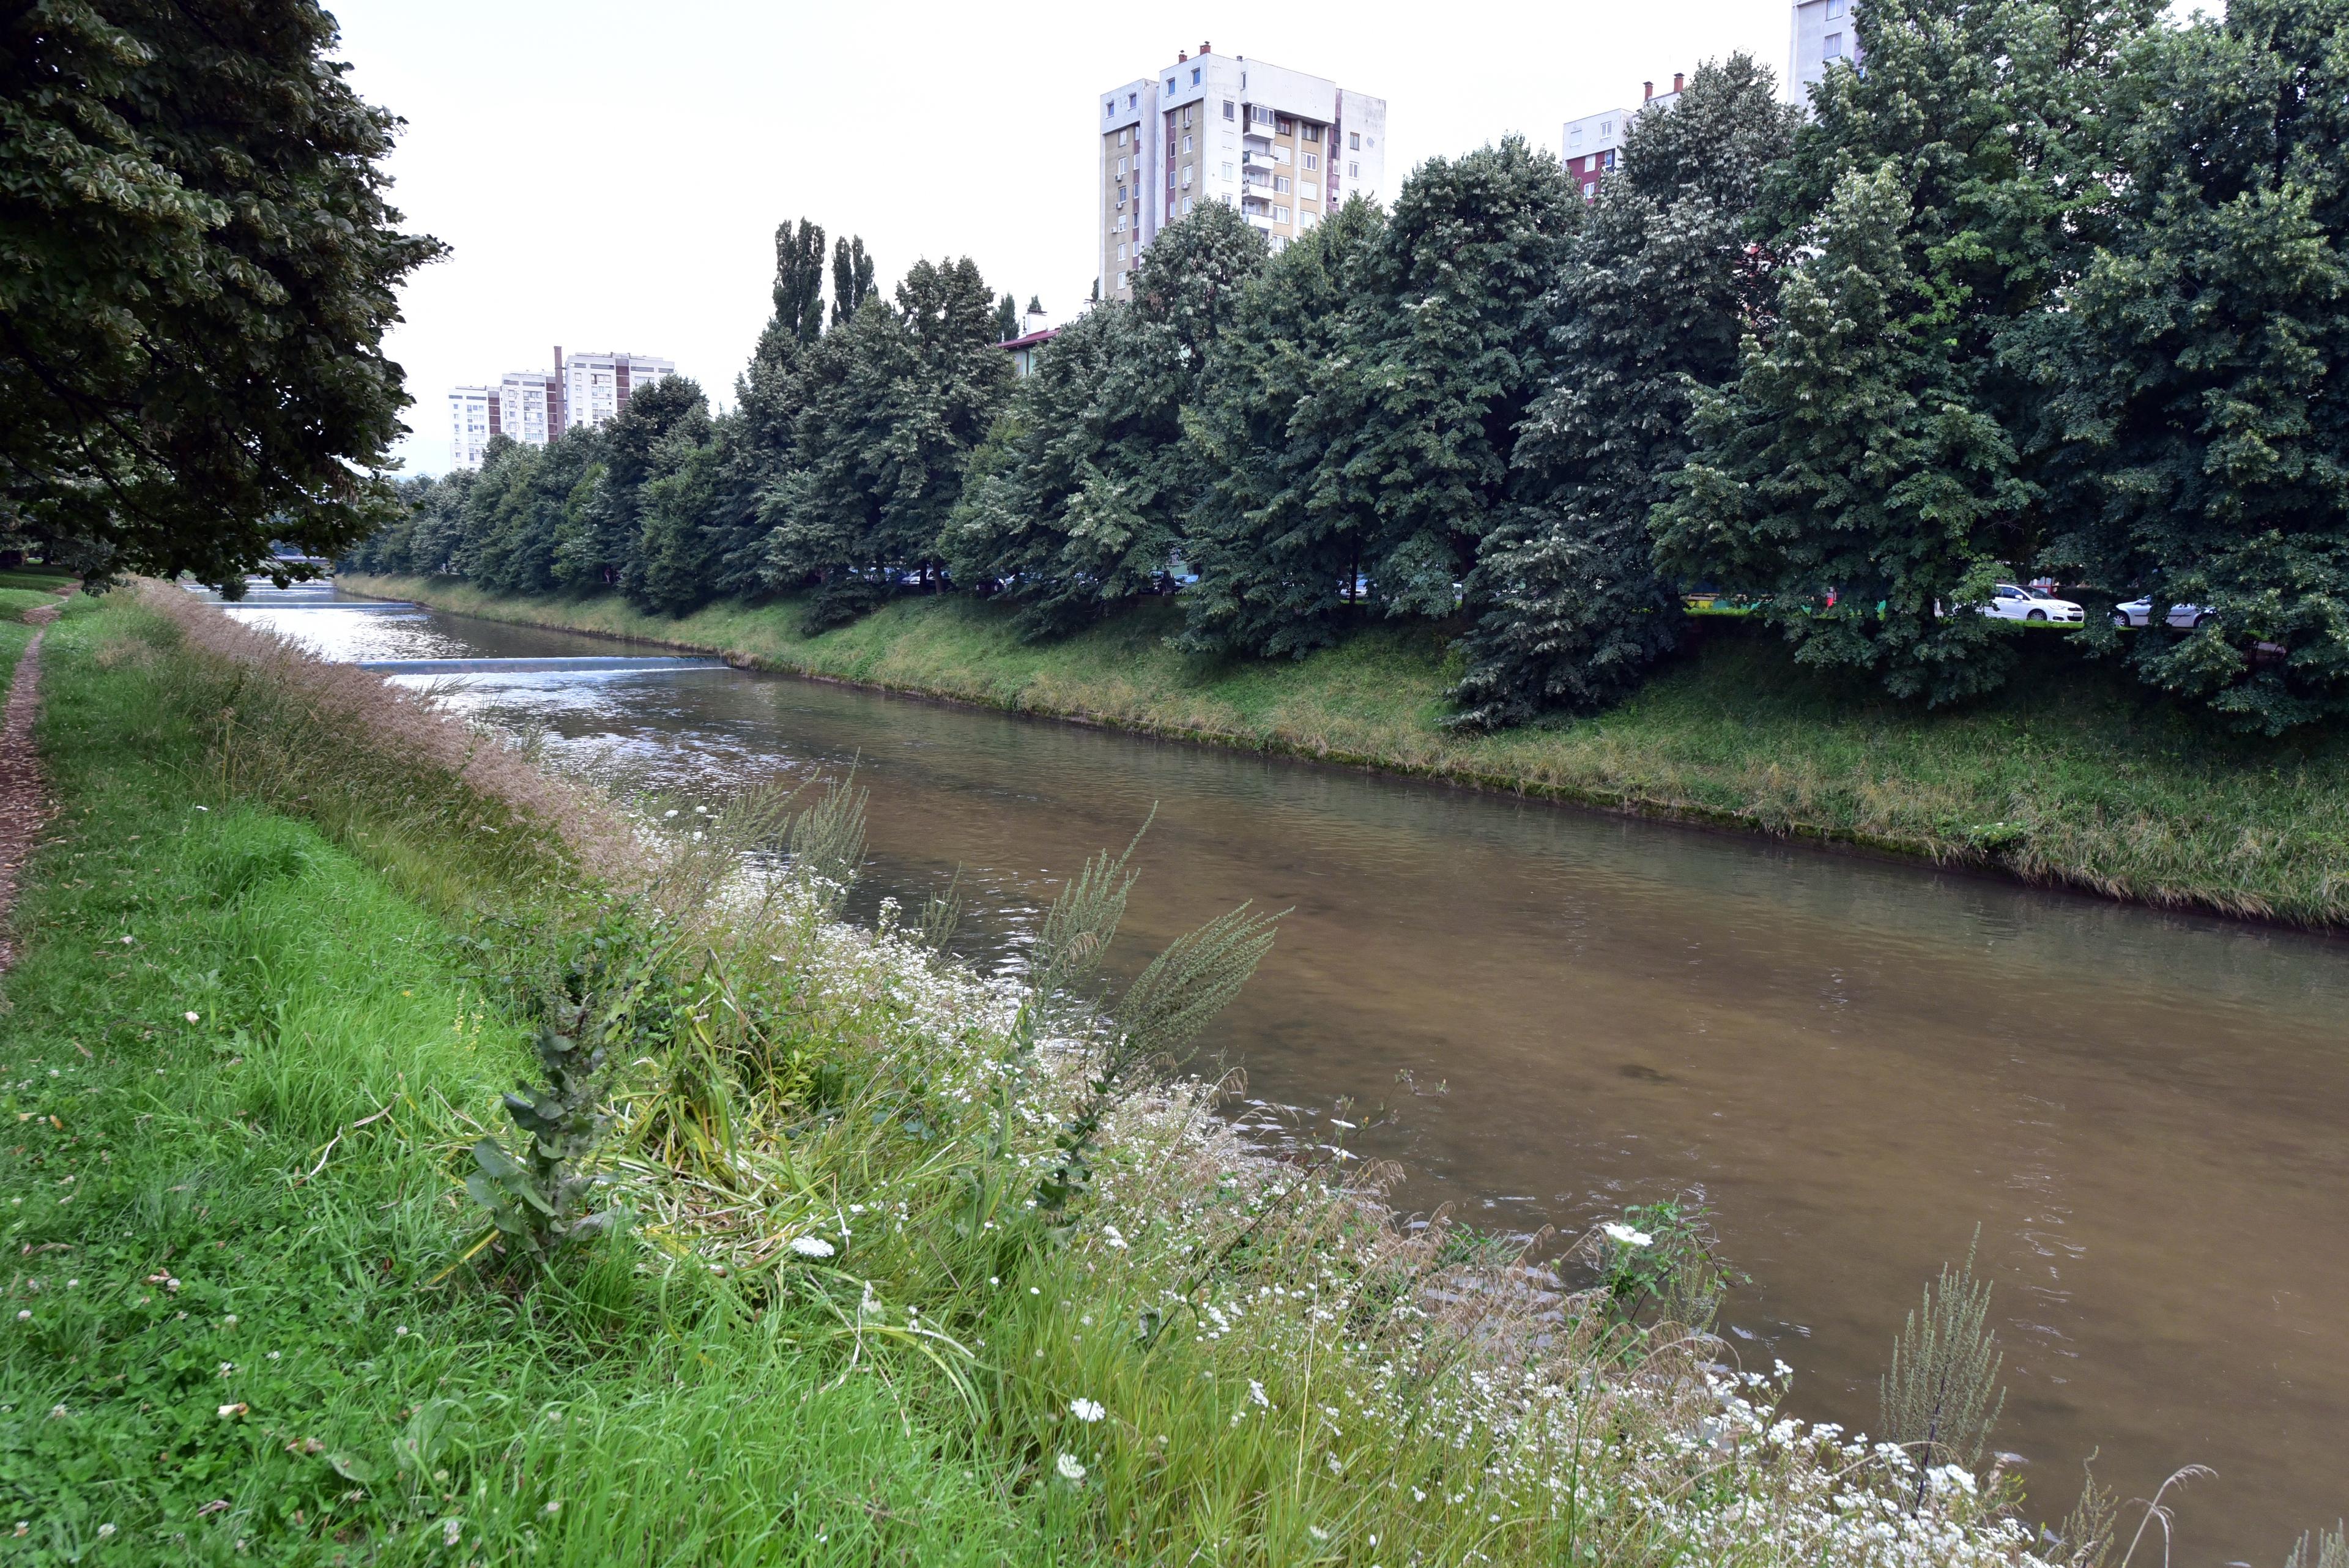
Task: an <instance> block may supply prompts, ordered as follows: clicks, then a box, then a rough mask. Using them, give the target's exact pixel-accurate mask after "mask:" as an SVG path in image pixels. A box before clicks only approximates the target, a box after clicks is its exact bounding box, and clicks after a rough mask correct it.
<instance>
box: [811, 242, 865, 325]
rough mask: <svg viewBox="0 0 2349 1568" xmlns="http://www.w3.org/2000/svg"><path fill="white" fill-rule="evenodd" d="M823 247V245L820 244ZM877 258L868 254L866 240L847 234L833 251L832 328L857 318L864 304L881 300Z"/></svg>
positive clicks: (836, 244)
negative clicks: (875, 266) (876, 276)
mask: <svg viewBox="0 0 2349 1568" xmlns="http://www.w3.org/2000/svg"><path fill="white" fill-rule="evenodd" d="M819 243H821V241H820V240H819ZM873 276H874V275H873V258H872V257H871V256H869V255H867V254H864V235H862V234H858V235H857V236H855V237H854V239H851V238H850V237H849V236H847V235H845V234H843V235H842V236H841V237H840V238H839V239H837V240H835V241H833V247H832V324H833V326H834V327H839V326H841V325H842V324H843V323H844V322H848V321H853V320H854V319H855V318H856V313H857V312H858V311H861V310H863V309H864V302H865V301H866V300H868V299H873V298H875V297H877V296H879V293H880V290H879V289H877V288H876V287H874V281H873Z"/></svg>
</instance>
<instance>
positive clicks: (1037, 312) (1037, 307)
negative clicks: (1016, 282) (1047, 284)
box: [1028, 294, 1044, 316]
mask: <svg viewBox="0 0 2349 1568" xmlns="http://www.w3.org/2000/svg"><path fill="white" fill-rule="evenodd" d="M1028 314H1029V315H1030V316H1041V315H1043V314H1044V296H1042V295H1040V294H1031V295H1030V296H1028Z"/></svg>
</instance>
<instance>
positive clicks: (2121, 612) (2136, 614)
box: [2113, 595, 2210, 631]
mask: <svg viewBox="0 0 2349 1568" xmlns="http://www.w3.org/2000/svg"><path fill="white" fill-rule="evenodd" d="M2209 618H2210V612H2209V610H2206V609H2204V608H2203V607H2201V606H2200V605H2172V606H2170V607H2169V613H2168V615H2166V616H2164V617H2163V619H2164V620H2167V621H2168V623H2169V624H2170V625H2171V626H2174V627H2176V628H2178V630H2180V631H2192V630H2193V629H2194V628H2196V627H2198V626H2200V625H2201V624H2202V623H2203V622H2204V621H2207V620H2209ZM2113 624H2114V625H2115V626H2117V627H2120V628H2124V629H2126V628H2129V627H2133V626H2151V625H2152V624H2153V598H2152V596H2151V595H2147V597H2144V598H2141V599H2131V600H2129V602H2128V603H2127V604H2125V605H2115V606H2114V607H2113Z"/></svg>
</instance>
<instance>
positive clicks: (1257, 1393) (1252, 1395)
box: [1248, 1377, 1272, 1410]
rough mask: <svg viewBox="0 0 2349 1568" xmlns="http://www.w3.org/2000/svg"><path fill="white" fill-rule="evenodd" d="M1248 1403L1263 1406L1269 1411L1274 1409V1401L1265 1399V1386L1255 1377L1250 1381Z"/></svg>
mask: <svg viewBox="0 0 2349 1568" xmlns="http://www.w3.org/2000/svg"><path fill="white" fill-rule="evenodd" d="M1248 1402H1249V1403H1250V1404H1255V1405H1261V1406H1263V1407H1265V1408H1266V1409H1268V1410H1269V1409H1271V1408H1272V1401H1271V1400H1270V1399H1268V1398H1266V1397H1265V1393H1264V1385H1263V1384H1261V1383H1258V1382H1257V1380H1256V1379H1255V1378H1253V1377H1251V1378H1249V1379H1248Z"/></svg>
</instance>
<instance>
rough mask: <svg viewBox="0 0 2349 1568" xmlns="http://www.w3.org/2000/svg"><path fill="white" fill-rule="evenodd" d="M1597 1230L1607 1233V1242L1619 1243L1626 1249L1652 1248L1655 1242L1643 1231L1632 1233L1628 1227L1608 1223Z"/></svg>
mask: <svg viewBox="0 0 2349 1568" xmlns="http://www.w3.org/2000/svg"><path fill="white" fill-rule="evenodd" d="M1599 1229H1600V1230H1601V1231H1606V1232H1607V1239H1608V1240H1609V1241H1619V1242H1621V1243H1622V1244H1623V1245H1624V1246H1626V1247H1652V1246H1654V1245H1655V1242H1656V1239H1655V1238H1654V1237H1653V1236H1651V1235H1649V1234H1648V1233H1647V1232H1646V1231H1634V1230H1633V1229H1631V1227H1630V1226H1629V1225H1618V1224H1615V1223H1613V1222H1612V1221H1609V1223H1607V1224H1604V1225H1601V1226H1600V1227H1599Z"/></svg>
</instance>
